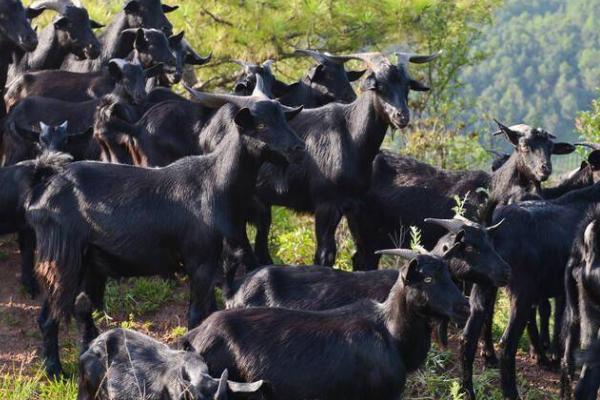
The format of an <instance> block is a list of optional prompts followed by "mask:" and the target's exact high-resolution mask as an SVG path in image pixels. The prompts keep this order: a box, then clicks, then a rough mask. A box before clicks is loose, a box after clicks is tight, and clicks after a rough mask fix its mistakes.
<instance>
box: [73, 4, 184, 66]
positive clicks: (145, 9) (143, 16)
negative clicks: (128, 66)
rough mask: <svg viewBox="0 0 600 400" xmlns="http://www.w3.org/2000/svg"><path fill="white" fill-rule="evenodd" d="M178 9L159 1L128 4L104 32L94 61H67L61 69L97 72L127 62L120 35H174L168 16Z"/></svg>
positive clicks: (100, 37)
mask: <svg viewBox="0 0 600 400" xmlns="http://www.w3.org/2000/svg"><path fill="white" fill-rule="evenodd" d="M177 8H178V7H177V6H168V5H166V4H161V3H160V0H127V2H126V3H125V6H124V7H123V10H122V11H121V12H119V13H118V14H117V15H115V16H114V18H113V19H112V21H111V22H110V23H109V24H108V26H107V27H106V29H105V30H104V32H102V34H101V35H100V36H99V39H100V43H101V45H102V49H101V51H100V56H99V57H98V58H96V59H95V60H77V59H75V58H74V57H67V59H66V60H65V62H64V63H63V65H62V69H64V70H67V71H74V72H93V71H98V70H99V69H100V68H101V67H102V66H103V65H105V64H106V62H107V61H108V60H110V59H112V58H124V57H125V55H126V54H125V55H124V54H122V51H123V50H122V47H121V43H120V35H121V32H123V31H124V30H127V29H132V28H146V29H157V30H160V31H163V32H164V33H165V35H167V36H171V35H172V34H173V26H172V25H171V23H170V22H169V20H168V19H167V17H166V16H165V13H169V12H171V11H174V10H176V9H177Z"/></svg>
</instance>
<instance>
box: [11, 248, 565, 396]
mask: <svg viewBox="0 0 600 400" xmlns="http://www.w3.org/2000/svg"><path fill="white" fill-rule="evenodd" d="M0 254H2V257H0V371H4V372H6V371H15V370H21V371H23V373H25V374H33V373H35V372H36V371H38V370H39V367H40V359H39V354H40V353H39V346H40V334H39V329H38V327H37V322H36V320H37V315H38V313H39V310H40V300H39V299H36V300H32V299H31V298H29V296H28V295H27V294H26V293H25V292H24V291H23V289H22V288H21V286H20V281H19V279H20V269H19V258H18V255H19V254H18V249H17V248H16V246H15V245H14V243H13V242H12V241H10V240H9V241H7V240H2V241H0ZM177 289H178V290H179V289H180V290H186V289H185V287H181V288H177ZM185 311H186V307H185V303H184V302H183V301H178V302H175V303H172V304H171V303H169V304H168V305H167V306H165V307H163V308H161V309H160V310H159V311H157V312H156V313H153V314H151V315H147V316H144V318H143V321H147V322H142V323H141V324H140V325H134V327H135V328H136V329H142V330H144V331H146V332H147V333H149V334H151V335H152V336H154V337H157V338H159V339H161V340H164V341H167V342H172V341H173V336H172V332H173V328H175V327H178V326H185V325H186V324H185V315H186V314H185ZM112 317H114V316H112ZM126 319H127V318H126V316H117V317H115V319H114V320H113V321H112V322H111V323H112V324H117V323H119V322H120V320H121V321H122V320H126ZM148 322H150V323H148ZM61 328H62V329H61V337H64V336H63V335H64V327H61ZM75 334H76V329H75V326H74V325H73V324H71V326H70V327H69V328H68V334H67V340H64V339H63V342H64V341H66V342H67V343H70V344H71V346H74V344H75V343H76V340H75V337H76V336H75ZM451 348H452V349H456V348H457V339H456V337H453V338H451ZM517 366H518V372H519V374H521V376H522V377H523V382H524V384H525V385H526V386H533V387H535V388H537V389H538V390H540V391H543V392H544V393H547V394H548V397H555V395H557V394H558V387H559V375H558V373H552V372H547V371H542V370H541V369H540V368H539V367H537V365H536V364H535V361H534V360H533V359H532V358H530V357H529V356H527V355H525V354H519V356H518V360H517ZM480 368H481V364H480V360H478V365H477V367H476V370H479V369H480Z"/></svg>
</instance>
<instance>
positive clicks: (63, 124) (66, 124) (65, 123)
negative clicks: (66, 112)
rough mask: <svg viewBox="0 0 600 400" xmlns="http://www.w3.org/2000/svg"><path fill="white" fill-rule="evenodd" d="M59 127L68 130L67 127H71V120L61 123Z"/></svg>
mask: <svg viewBox="0 0 600 400" xmlns="http://www.w3.org/2000/svg"><path fill="white" fill-rule="evenodd" d="M58 127H59V128H60V129H63V130H65V131H66V130H67V128H68V127H69V121H68V120H67V121H65V122H63V123H62V124H60V125H59V126H58Z"/></svg>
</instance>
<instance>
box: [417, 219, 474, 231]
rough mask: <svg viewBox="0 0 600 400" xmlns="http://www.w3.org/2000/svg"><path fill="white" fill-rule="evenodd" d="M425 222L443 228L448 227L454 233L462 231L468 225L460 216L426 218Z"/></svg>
mask: <svg viewBox="0 0 600 400" xmlns="http://www.w3.org/2000/svg"><path fill="white" fill-rule="evenodd" d="M425 222H426V223H428V224H434V225H438V226H441V227H442V228H444V229H446V230H447V231H448V232H452V233H458V232H460V231H461V230H462V229H463V228H464V226H465V225H466V223H465V221H462V220H460V219H458V218H451V219H443V218H425Z"/></svg>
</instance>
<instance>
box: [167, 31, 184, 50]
mask: <svg viewBox="0 0 600 400" xmlns="http://www.w3.org/2000/svg"><path fill="white" fill-rule="evenodd" d="M184 33H185V32H184V31H181V32H179V33H178V34H177V35H173V36H171V37H170V38H169V46H171V47H175V46H177V45H179V44H180V43H181V41H182V40H183V35H184Z"/></svg>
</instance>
